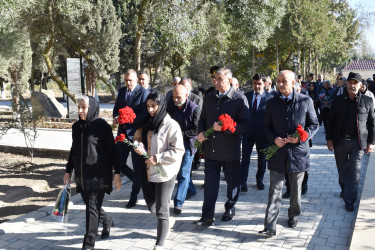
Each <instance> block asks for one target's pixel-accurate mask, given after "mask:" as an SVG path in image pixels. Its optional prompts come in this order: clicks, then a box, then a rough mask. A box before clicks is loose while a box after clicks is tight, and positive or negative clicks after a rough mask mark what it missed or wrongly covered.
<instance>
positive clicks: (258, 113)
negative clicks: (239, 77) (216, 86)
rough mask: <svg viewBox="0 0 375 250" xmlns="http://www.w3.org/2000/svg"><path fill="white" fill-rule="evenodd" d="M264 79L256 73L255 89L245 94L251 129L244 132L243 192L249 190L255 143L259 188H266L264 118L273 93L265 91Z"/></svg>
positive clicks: (254, 77) (254, 78) (254, 79)
mask: <svg viewBox="0 0 375 250" xmlns="http://www.w3.org/2000/svg"><path fill="white" fill-rule="evenodd" d="M263 80H264V75H263V74H260V73H256V74H255V75H254V76H253V90H252V91H250V92H248V93H246V94H245V96H246V98H247V101H248V102H249V109H250V117H251V124H250V128H249V130H247V131H246V132H245V133H243V134H242V161H241V192H247V184H246V183H247V177H248V175H249V165H250V157H251V152H252V150H253V147H254V144H255V145H256V149H257V153H258V171H257V173H256V182H257V188H258V189H259V190H263V189H264V184H263V177H264V173H265V172H266V159H265V157H264V153H263V152H262V150H263V149H265V148H266V147H267V146H268V145H267V139H266V137H265V136H264V133H263V119H264V113H265V111H266V103H267V101H268V99H269V98H270V97H271V95H270V94H269V93H267V92H266V91H264V81H263Z"/></svg>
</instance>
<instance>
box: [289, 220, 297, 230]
mask: <svg viewBox="0 0 375 250" xmlns="http://www.w3.org/2000/svg"><path fill="white" fill-rule="evenodd" d="M296 226H297V220H295V219H292V218H289V220H288V227H290V228H295V227H296Z"/></svg>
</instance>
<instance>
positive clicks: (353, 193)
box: [326, 72, 375, 212]
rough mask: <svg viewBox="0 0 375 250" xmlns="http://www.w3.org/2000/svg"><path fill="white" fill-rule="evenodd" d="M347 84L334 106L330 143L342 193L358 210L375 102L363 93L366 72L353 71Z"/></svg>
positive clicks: (373, 135)
mask: <svg viewBox="0 0 375 250" xmlns="http://www.w3.org/2000/svg"><path fill="white" fill-rule="evenodd" d="M347 80H348V82H347V87H346V88H345V89H344V93H343V94H342V95H339V96H337V97H336V98H335V99H334V100H333V102H332V106H331V110H330V111H329V115H328V122H327V134H326V139H327V147H328V149H329V150H330V151H332V150H333V149H335V150H334V153H335V159H336V165H337V171H338V174H339V184H340V187H341V193H340V197H341V198H343V199H344V202H345V209H346V211H348V212H352V211H354V202H355V201H356V200H357V194H358V184H359V178H360V170H361V160H362V156H363V151H365V152H366V154H368V153H370V152H371V151H372V150H373V149H372V147H373V145H374V143H375V120H374V104H373V100H372V99H371V97H369V96H365V95H362V94H361V92H360V88H361V85H362V76H361V75H360V74H358V73H354V72H350V73H349V76H348V78H347Z"/></svg>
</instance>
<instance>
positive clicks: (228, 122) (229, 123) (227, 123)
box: [219, 114, 237, 133]
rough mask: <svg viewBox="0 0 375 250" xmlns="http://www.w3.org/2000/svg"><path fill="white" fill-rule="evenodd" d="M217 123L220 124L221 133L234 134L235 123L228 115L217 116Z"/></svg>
mask: <svg viewBox="0 0 375 250" xmlns="http://www.w3.org/2000/svg"><path fill="white" fill-rule="evenodd" d="M219 122H221V124H222V125H221V131H225V130H229V131H230V132H232V133H234V131H236V126H237V123H236V122H234V121H233V119H232V117H230V115H228V114H222V115H221V116H219Z"/></svg>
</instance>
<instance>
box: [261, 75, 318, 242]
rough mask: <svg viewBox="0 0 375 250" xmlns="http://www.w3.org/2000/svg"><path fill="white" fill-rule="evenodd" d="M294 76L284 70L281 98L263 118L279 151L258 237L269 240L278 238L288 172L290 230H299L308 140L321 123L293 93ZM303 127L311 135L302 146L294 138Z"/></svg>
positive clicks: (309, 102)
mask: <svg viewBox="0 0 375 250" xmlns="http://www.w3.org/2000/svg"><path fill="white" fill-rule="evenodd" d="M294 83H295V75H294V73H293V72H292V71H290V70H283V71H281V72H280V73H279V75H278V76H277V86H278V89H279V94H278V95H276V96H274V97H273V98H271V99H269V100H268V102H267V105H266V113H265V115H264V124H263V125H264V128H263V129H264V134H265V136H266V138H267V140H268V142H269V143H270V145H272V144H276V145H277V146H278V147H279V150H278V151H277V152H276V154H275V155H274V156H272V157H271V159H269V161H268V169H269V170H270V189H269V196H268V205H267V211H266V217H265V220H264V230H263V231H259V234H260V235H262V236H266V237H271V236H273V235H276V222H277V218H278V216H279V210H280V207H281V196H282V188H283V185H284V175H285V172H286V173H287V174H288V177H289V182H290V206H289V209H288V217H289V220H288V227H290V228H294V227H295V226H297V218H298V216H299V215H300V214H301V187H302V180H303V176H304V172H305V171H307V170H308V169H309V167H310V147H309V143H308V139H310V138H312V137H313V136H314V135H315V133H316V132H317V131H318V128H319V123H318V119H317V117H316V114H315V110H314V106H313V102H312V99H311V98H310V97H308V96H305V95H302V94H300V93H298V92H296V91H294V90H293V86H294ZM297 125H301V126H302V127H303V128H304V130H305V131H306V132H307V134H308V138H307V140H306V141H304V142H302V141H300V139H299V138H298V137H297V138H295V137H292V136H291V135H292V134H293V133H294V132H295V131H296V128H297Z"/></svg>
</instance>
